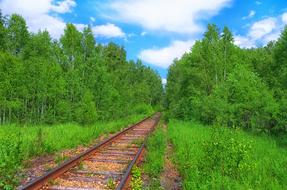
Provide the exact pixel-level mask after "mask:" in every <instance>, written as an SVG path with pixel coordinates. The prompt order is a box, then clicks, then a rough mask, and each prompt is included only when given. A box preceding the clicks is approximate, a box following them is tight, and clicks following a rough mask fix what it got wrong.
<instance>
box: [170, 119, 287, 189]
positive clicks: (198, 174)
mask: <svg viewBox="0 0 287 190" xmlns="http://www.w3.org/2000/svg"><path fill="white" fill-rule="evenodd" d="M168 136H169V138H170V139H171V141H172V143H173V144H174V150H175V154H174V160H175V163H176V164H177V166H178V168H179V171H180V173H181V175H182V177H183V188H184V189H287V150H286V149H284V148H282V147H279V146H278V145H277V143H276V141H275V140H274V139H272V138H270V137H267V136H263V137H259V136H252V135H250V134H247V133H246V132H243V131H241V130H240V129H227V128H220V127H205V126H202V125H200V124H196V123H191V122H180V121H170V123H169V128H168Z"/></svg>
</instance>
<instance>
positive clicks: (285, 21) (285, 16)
mask: <svg viewBox="0 0 287 190" xmlns="http://www.w3.org/2000/svg"><path fill="white" fill-rule="evenodd" d="M282 22H283V24H287V12H286V13H284V14H283V15H282Z"/></svg>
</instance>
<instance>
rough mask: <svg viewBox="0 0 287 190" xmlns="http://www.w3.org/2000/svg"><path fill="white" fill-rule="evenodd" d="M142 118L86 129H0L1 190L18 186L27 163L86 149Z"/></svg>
mask: <svg viewBox="0 0 287 190" xmlns="http://www.w3.org/2000/svg"><path fill="white" fill-rule="evenodd" d="M142 118H144V115H136V116H131V117H129V118H125V119H121V120H117V121H112V122H106V123H105V122H101V123H95V124H94V125H92V126H85V127H83V126H79V125H76V124H64V125H53V126H24V127H23V126H22V127H20V126H18V125H4V126H0V189H14V188H15V185H17V183H18V179H17V176H16V172H17V171H18V170H19V169H21V168H22V167H23V161H24V160H26V159H30V158H32V157H35V156H39V155H43V154H51V153H55V152H57V151H61V150H64V149H70V148H74V147H76V146H78V145H81V144H83V145H87V144H89V143H91V142H92V140H94V139H96V138H97V137H99V136H100V135H102V134H108V133H114V132H116V131H119V130H120V129H121V128H123V127H127V126H128V124H132V123H135V122H137V121H139V120H140V119H142Z"/></svg>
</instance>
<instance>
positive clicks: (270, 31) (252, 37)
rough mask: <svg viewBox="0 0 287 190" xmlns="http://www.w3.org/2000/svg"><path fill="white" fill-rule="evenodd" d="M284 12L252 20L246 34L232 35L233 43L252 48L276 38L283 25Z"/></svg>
mask: <svg viewBox="0 0 287 190" xmlns="http://www.w3.org/2000/svg"><path fill="white" fill-rule="evenodd" d="M284 14H285V13H284ZM284 14H283V15H280V16H278V17H269V18H265V19H262V20H258V21H256V22H254V23H253V24H252V25H251V26H250V28H249V30H248V33H247V34H246V36H242V35H236V36H235V37H234V42H235V44H236V45H238V46H240V47H243V48H252V47H256V46H258V45H266V44H267V43H268V42H270V41H275V40H277V39H278V37H279V36H280V33H281V30H282V28H283V26H284ZM286 17H287V14H286Z"/></svg>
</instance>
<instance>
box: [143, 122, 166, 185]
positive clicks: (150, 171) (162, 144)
mask: <svg viewBox="0 0 287 190" xmlns="http://www.w3.org/2000/svg"><path fill="white" fill-rule="evenodd" d="M159 126H160V127H158V128H157V129H156V130H155V132H154V133H152V134H151V136H150V137H149V138H148V140H147V145H146V149H147V153H146V160H145V162H144V165H143V171H144V173H145V174H146V175H147V176H148V177H149V184H146V186H147V187H146V188H145V189H160V174H161V172H162V171H163V169H164V154H165V150H166V146H167V138H166V133H165V132H164V129H163V128H162V127H161V124H160V125H159Z"/></svg>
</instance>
